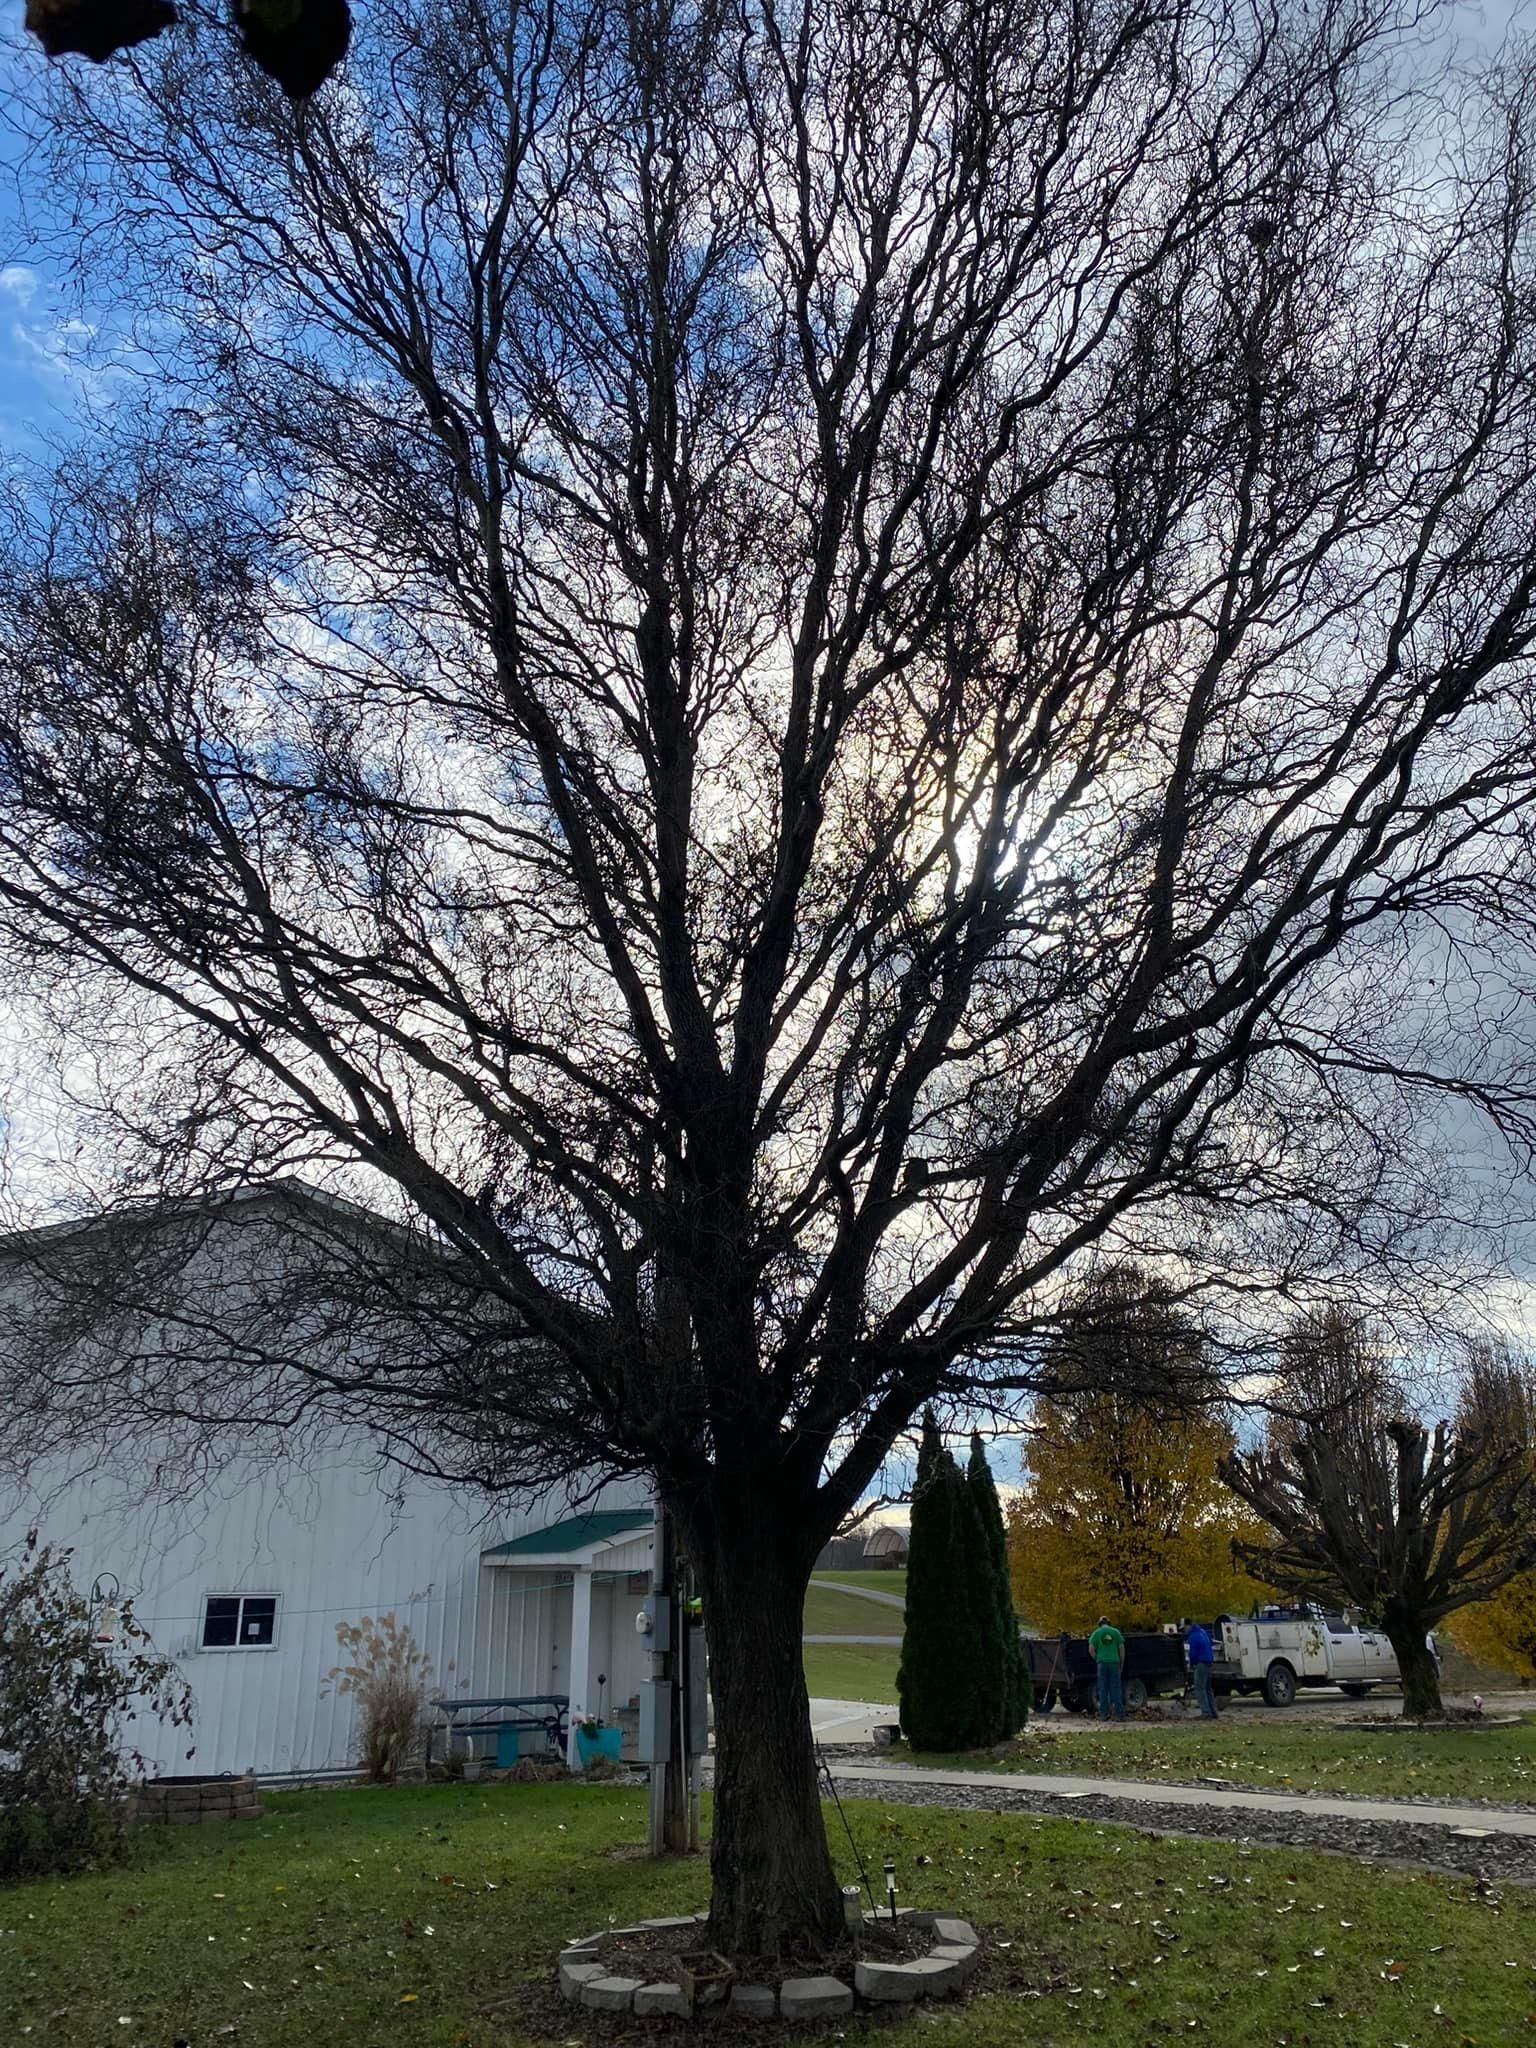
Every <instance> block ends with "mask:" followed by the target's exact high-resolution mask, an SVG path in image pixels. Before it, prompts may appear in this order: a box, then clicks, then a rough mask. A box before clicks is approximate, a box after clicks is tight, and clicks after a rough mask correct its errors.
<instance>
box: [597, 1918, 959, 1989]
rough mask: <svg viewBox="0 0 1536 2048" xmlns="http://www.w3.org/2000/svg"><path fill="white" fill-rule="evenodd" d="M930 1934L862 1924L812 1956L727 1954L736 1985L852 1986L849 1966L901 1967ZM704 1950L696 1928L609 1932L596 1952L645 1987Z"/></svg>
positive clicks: (926, 1946) (668, 1979)
mask: <svg viewBox="0 0 1536 2048" xmlns="http://www.w3.org/2000/svg"><path fill="white" fill-rule="evenodd" d="M933 1943H934V1936H933V1934H932V1933H931V1931H930V1930H929V1929H927V1928H916V1927H913V1926H911V1925H910V1924H909V1923H908V1922H907V1921H905V1920H898V1921H897V1922H896V1924H895V1925H894V1927H893V1926H892V1925H891V1924H890V1922H889V1921H885V1922H878V1923H874V1924H868V1923H866V1925H865V1926H864V1927H863V1929H862V1930H861V1931H860V1932H859V1933H858V1934H856V1935H850V1937H849V1939H848V1940H847V1941H844V1942H838V1943H837V1944H836V1945H835V1946H834V1947H832V1948H830V1949H827V1950H825V1951H823V1952H822V1953H820V1954H817V1955H809V1954H807V1955H798V1956H782V1957H780V1958H779V1959H778V1961H776V1962H767V1961H763V1960H760V1959H758V1958H756V1957H750V1956H748V1957H739V1956H733V1957H731V1958H730V1959H729V1960H731V1961H732V1962H734V1963H735V1965H736V1978H735V1981H736V1982H737V1983H738V1984H771V1985H772V1986H773V1988H774V1990H775V1991H777V1990H778V1988H779V1986H780V1985H781V1984H783V1983H784V1982H785V1980H786V1979H787V1978H790V1977H841V1978H842V1979H843V1981H844V1983H847V1984H851V1983H852V1982H853V1968H854V1964H855V1963H857V1962H859V1961H861V1960H862V1961H864V1962H873V1961H875V1960H877V1959H878V1960H879V1961H881V1962H892V1963H902V1962H909V1961H911V1960H912V1959H913V1958H914V1957H916V1956H925V1955H927V1953H928V1951H929V1950H930V1949H931V1948H932V1947H933ZM707 1946H708V1936H707V1935H706V1934H705V1932H704V1930H703V1928H702V1927H698V1926H694V1927H648V1928H646V1929H645V1930H644V1931H643V1932H640V1933H635V1934H622V1933H620V1934H609V1935H605V1936H604V1937H603V1942H602V1946H601V1947H600V1948H599V1950H598V1954H599V1955H600V1956H601V1958H602V1960H603V1961H604V1962H605V1963H611V1964H612V1965H613V1970H614V1974H615V1975H616V1976H620V1977H640V1978H642V1979H643V1980H644V1981H645V1982H646V1983H647V1984H676V1983H678V1982H679V1981H680V1979H679V1977H678V1974H677V1965H678V1960H679V1958H680V1957H681V1956H683V1955H685V1954H687V1953H689V1952H690V1951H697V1950H699V1949H701V1948H705V1947H707Z"/></svg>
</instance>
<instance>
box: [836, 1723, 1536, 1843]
mask: <svg viewBox="0 0 1536 2048" xmlns="http://www.w3.org/2000/svg"><path fill="white" fill-rule="evenodd" d="M819 1704H821V1705H824V1706H830V1705H831V1704H833V1703H832V1702H829V1701H823V1702H819ZM865 1711H866V1712H867V1713H869V1714H870V1716H871V1718H878V1717H879V1715H880V1710H879V1709H876V1708H867V1709H865ZM813 1719H814V1716H813ZM819 1732H821V1733H822V1734H823V1735H824V1736H825V1737H826V1738H830V1737H831V1733H832V1731H831V1728H830V1727H828V1728H827V1729H825V1730H823V1731H819ZM840 1739H842V1740H844V1741H846V1740H848V1739H849V1738H848V1737H846V1736H843V1737H841V1738H840ZM832 1773H833V1776H834V1777H835V1778H836V1779H837V1780H838V1782H839V1784H841V1783H843V1782H844V1780H852V1779H858V1778H884V1779H886V1780H887V1781H890V1780H895V1779H902V1780H907V1779H910V1780H912V1781H914V1782H915V1783H918V1784H923V1785H963V1786H965V1787H967V1788H968V1789H969V1790H971V1791H975V1790H977V1789H979V1788H981V1787H986V1788H988V1789H991V1788H992V1787H996V1788H997V1790H999V1791H1009V1792H1032V1793H1045V1794H1046V1795H1047V1796H1049V1797H1052V1798H1056V1799H1089V1798H1096V1799H1119V1800H1123V1801H1125V1802H1126V1803H1127V1804H1132V1803H1135V1802H1141V1803H1143V1804H1146V1805H1149V1806H1198V1807H1202V1808H1204V1809H1205V1810H1206V1811H1209V1810H1210V1809H1211V1808H1213V1807H1215V1808H1222V1807H1225V1808H1230V1809H1231V1810H1233V1811H1235V1812H1248V1813H1310V1814H1313V1815H1320V1814H1326V1815H1328V1816H1329V1817H1331V1818H1336V1819H1340V1820H1388V1821H1411V1822H1413V1823H1414V1824H1416V1825H1418V1826H1421V1827H1439V1828H1457V1829H1471V1830H1473V1831H1475V1832H1476V1833H1478V1834H1498V1835H1530V1836H1536V1813H1501V1812H1499V1810H1498V1809H1497V1808H1496V1807H1489V1806H1418V1805H1414V1804H1412V1803H1410V1802H1409V1801H1407V1800H1401V1799H1323V1798H1317V1797H1314V1796H1312V1795H1310V1794H1306V1793H1294V1794H1286V1793H1280V1792H1239V1791H1235V1790H1234V1791H1228V1790H1226V1789H1224V1788H1223V1787H1221V1786H1219V1785H1157V1784H1148V1783H1147V1782H1146V1780H1145V1779H1140V1778H1069V1777H1065V1776H1058V1775H1056V1774H1055V1773H1054V1772H1051V1773H1039V1774H1031V1773H1027V1772H1024V1771H939V1770H933V1771H930V1770H925V1769H922V1768H921V1767H919V1766H917V1765H915V1764H897V1763H890V1764H876V1763H869V1764H845V1763H837V1764H834V1765H833V1766H832Z"/></svg>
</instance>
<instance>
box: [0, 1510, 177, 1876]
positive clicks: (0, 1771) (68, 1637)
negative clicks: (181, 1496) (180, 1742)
mask: <svg viewBox="0 0 1536 2048" xmlns="http://www.w3.org/2000/svg"><path fill="white" fill-rule="evenodd" d="M69 1558H70V1553H69V1552H68V1551H67V1550H64V1551H56V1550H53V1549H51V1548H50V1547H49V1546H48V1545H46V1544H41V1543H39V1541H38V1537H37V1532H36V1530H33V1531H32V1532H31V1533H30V1534H29V1535H28V1537H27V1540H26V1544H25V1547H24V1549H23V1552H22V1555H21V1558H20V1560H19V1561H16V1562H13V1563H11V1564H9V1565H0V1878H3V1879H12V1878H26V1877H42V1876H45V1875H48V1874H49V1873H51V1872H55V1871H67V1870H79V1869H81V1868H83V1867H84V1866H86V1865H87V1864H92V1863H102V1862H108V1861H111V1860H112V1859H113V1858H115V1857H116V1856H118V1855H120V1854H121V1852H122V1848H123V1843H124V1839H125V1834H126V1829H127V1822H128V1788H129V1784H130V1782H131V1780H132V1779H133V1778H136V1777H142V1776H143V1773H144V1758H143V1756H142V1755H141V1754H140V1752H139V1751H138V1749H137V1748H136V1747H135V1746H134V1744H133V1742H132V1740H131V1730H132V1725H133V1723H134V1721H135V1720H136V1719H138V1718H139V1717H140V1716H142V1715H145V1714H148V1715H150V1716H152V1717H153V1718H154V1719H155V1720H156V1721H164V1722H169V1723H171V1725H173V1726H184V1725H185V1724H186V1723H187V1722H189V1721H190V1720H191V1717H192V1699H191V1694H190V1693H189V1691H188V1690H187V1687H186V1686H185V1685H184V1684H183V1683H182V1681H181V1679H180V1678H179V1677H178V1675H177V1673H176V1668H175V1666H174V1665H173V1664H171V1663H170V1662H169V1660H168V1659H166V1658H164V1657H161V1656H157V1655H156V1654H155V1653H154V1651H153V1650H152V1649H151V1648H150V1645H149V1638H148V1636H147V1635H146V1634H145V1633H144V1631H143V1629H141V1628H140V1627H139V1625H138V1623H137V1622H136V1621H135V1620H134V1618H133V1610H132V1606H131V1604H125V1605H124V1606H123V1607H122V1608H121V1609H120V1610H119V1611H118V1612H117V1613H116V1614H115V1615H114V1617H113V1619H112V1622H111V1626H110V1628H108V1627H107V1626H105V1625H104V1622H103V1618H102V1617H100V1616H98V1615H97V1614H96V1613H94V1612H93V1610H92V1607H91V1603H90V1602H89V1601H88V1600H87V1599H86V1598H85V1597H84V1596H83V1595H82V1594H81V1593H79V1592H78V1591H77V1590H76V1588H75V1586H74V1584H73V1582H72V1580H71V1578H70V1570H69ZM188 1754H190V1751H189V1752H188Z"/></svg>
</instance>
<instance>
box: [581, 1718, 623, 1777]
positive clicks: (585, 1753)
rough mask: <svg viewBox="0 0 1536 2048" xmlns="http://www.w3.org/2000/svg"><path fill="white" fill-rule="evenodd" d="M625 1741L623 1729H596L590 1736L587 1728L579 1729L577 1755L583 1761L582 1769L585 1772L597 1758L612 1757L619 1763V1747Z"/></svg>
mask: <svg viewBox="0 0 1536 2048" xmlns="http://www.w3.org/2000/svg"><path fill="white" fill-rule="evenodd" d="M623 1740H624V1730H623V1729H622V1728H595V1729H594V1730H593V1731H592V1733H591V1734H590V1735H589V1734H588V1733H587V1731H586V1729H585V1728H578V1729H577V1730H576V1754H577V1756H578V1757H580V1759H581V1767H582V1769H583V1770H585V1769H586V1767H587V1765H588V1764H589V1763H591V1761H592V1759H593V1757H595V1756H606V1757H610V1758H612V1760H613V1762H614V1763H617V1762H618V1760H619V1745H620V1744H621V1743H622V1742H623Z"/></svg>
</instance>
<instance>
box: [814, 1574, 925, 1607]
mask: <svg viewBox="0 0 1536 2048" xmlns="http://www.w3.org/2000/svg"><path fill="white" fill-rule="evenodd" d="M811 1584H812V1586H813V1587H815V1586H826V1587H827V1588H828V1589H829V1590H830V1591H832V1592H834V1593H851V1594H852V1595H853V1597H854V1599H855V1600H873V1601H874V1603H875V1605H876V1606H877V1607H903V1608H904V1607H905V1606H906V1604H907V1599H906V1595H905V1594H904V1593H877V1592H876V1591H875V1589H874V1587H873V1586H845V1585H844V1584H843V1582H842V1580H841V1579H823V1578H820V1577H817V1578H814V1579H812V1581H811Z"/></svg>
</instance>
